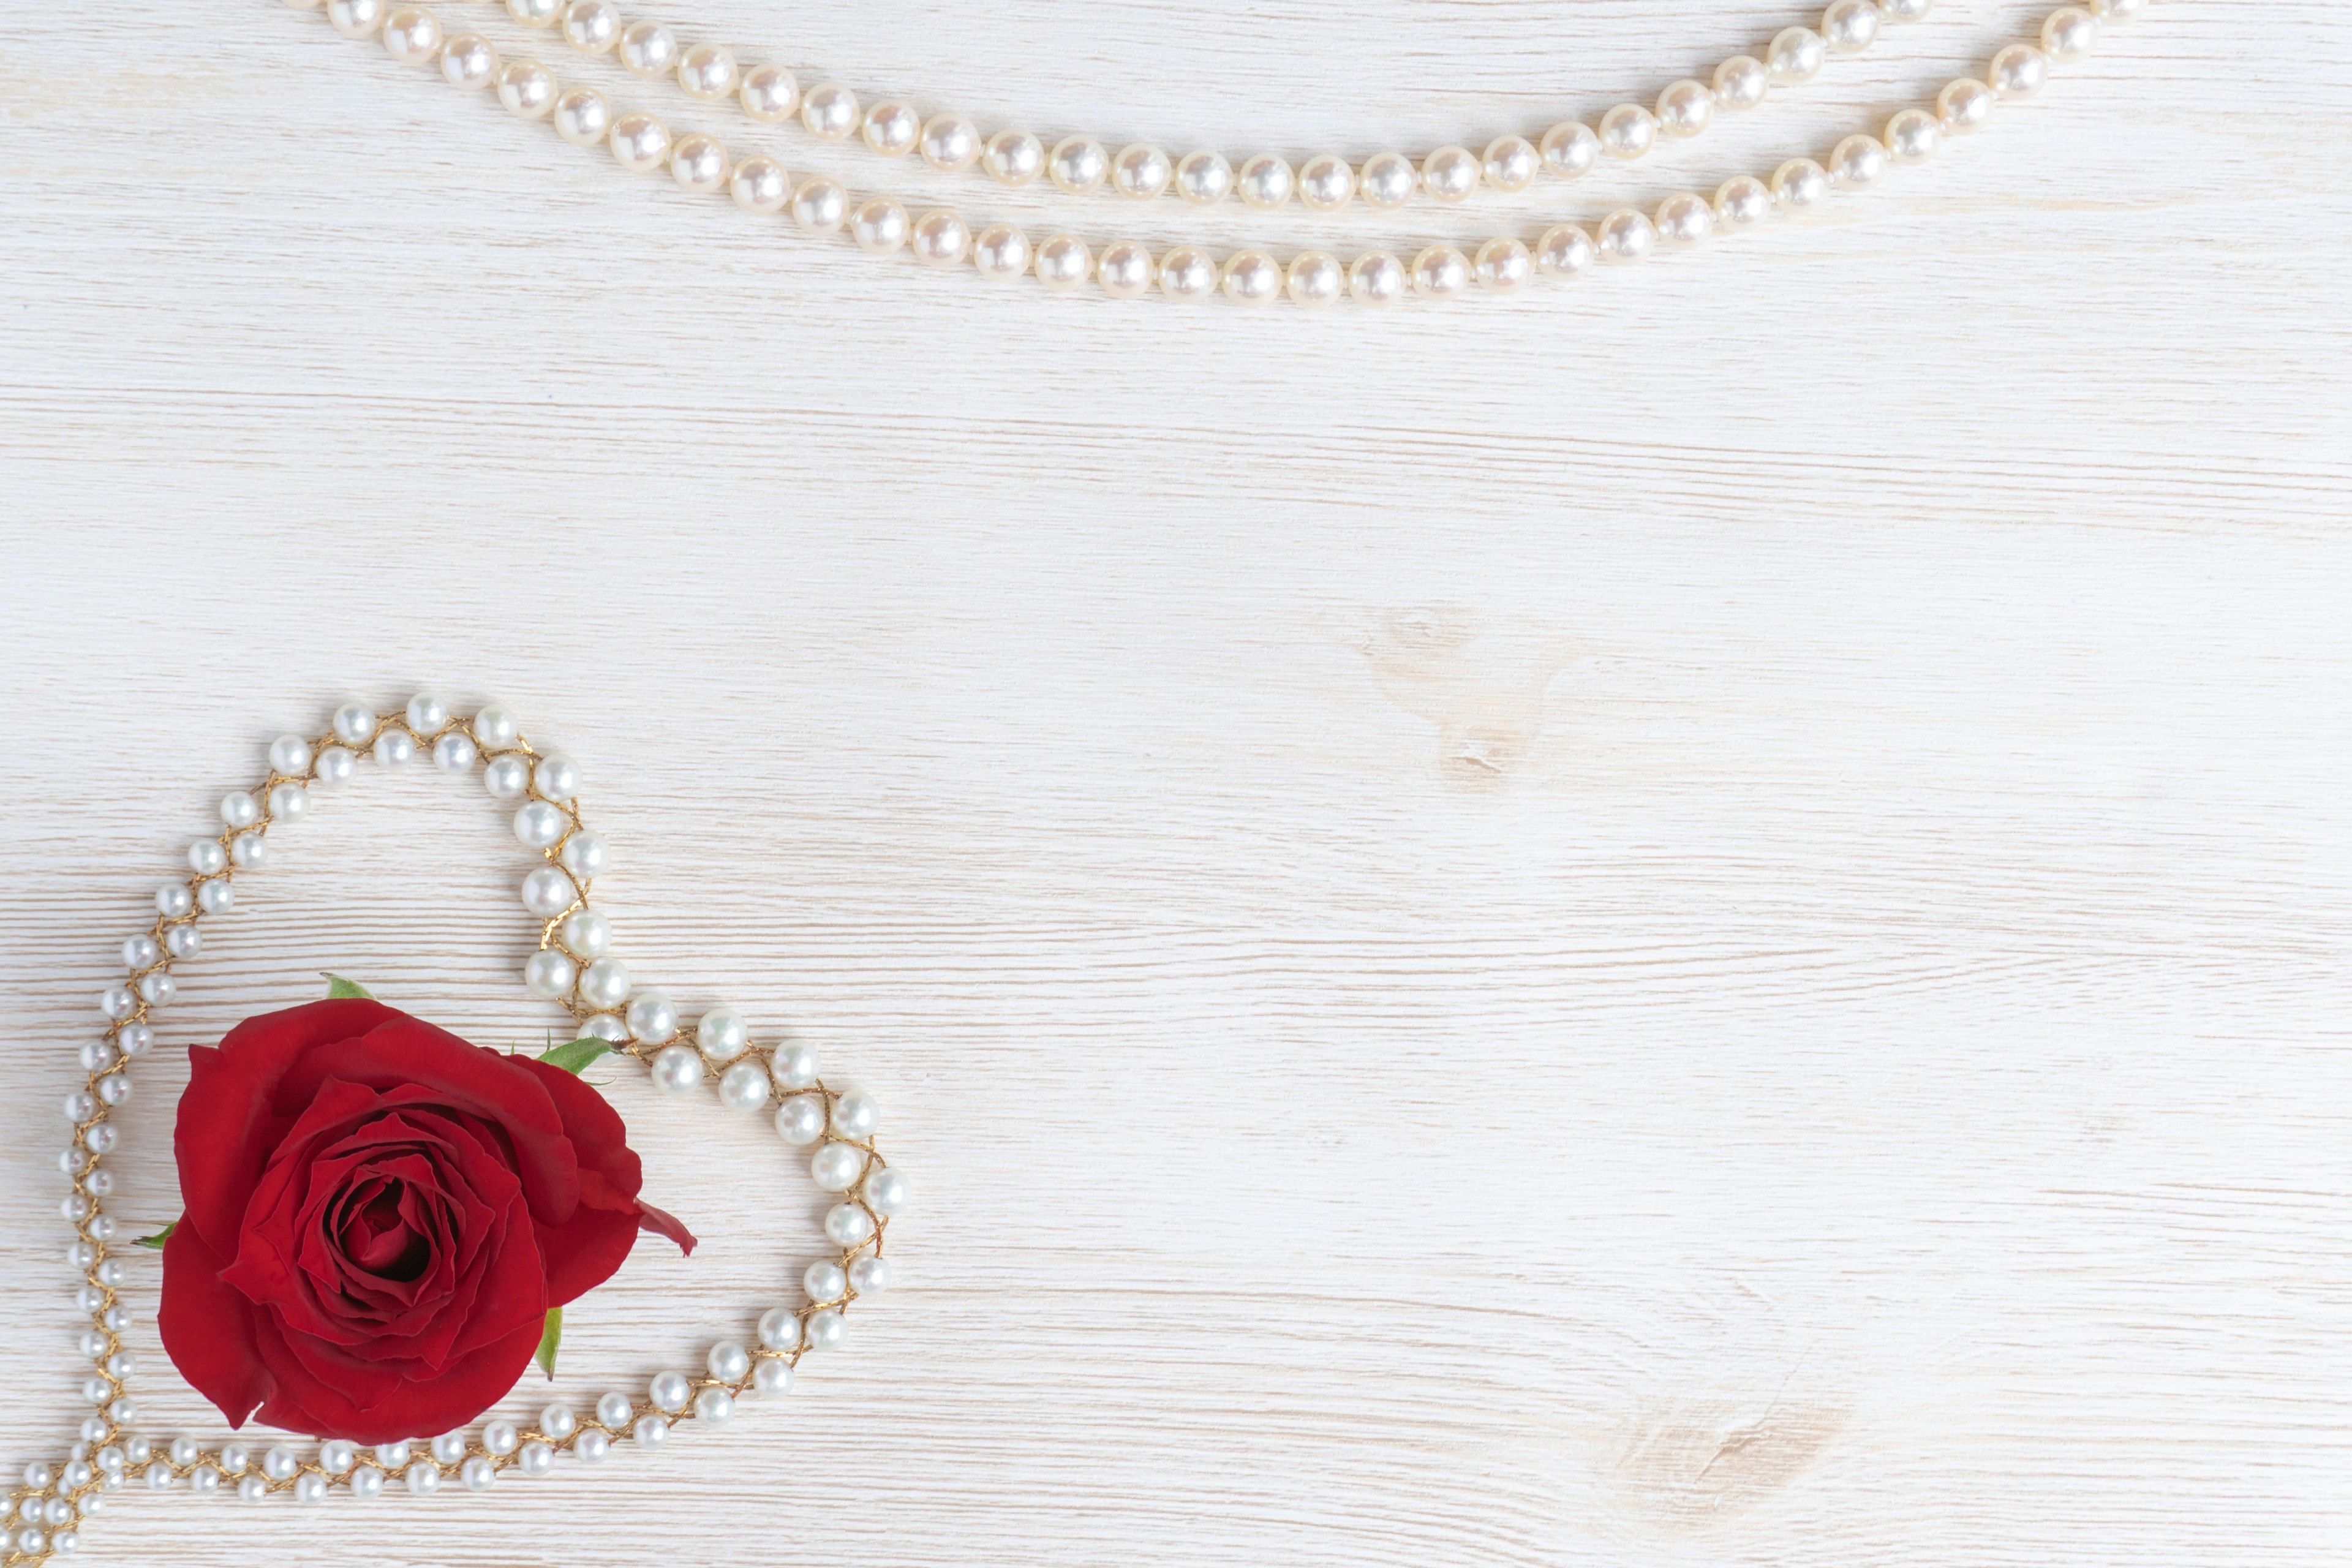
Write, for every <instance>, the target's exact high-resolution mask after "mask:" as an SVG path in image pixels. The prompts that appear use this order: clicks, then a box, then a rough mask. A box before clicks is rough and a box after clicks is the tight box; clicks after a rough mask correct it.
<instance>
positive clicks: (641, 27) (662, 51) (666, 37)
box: [614, 22, 677, 77]
mask: <svg viewBox="0 0 2352 1568" xmlns="http://www.w3.org/2000/svg"><path fill="white" fill-rule="evenodd" d="M614 53H616V54H617V55H619V57H620V60H621V65H622V67H623V68H625V69H626V70H627V71H628V73H629V74H630V75H632V76H646V77H653V76H667V75H669V73H670V72H672V71H674V70H676V69H677V34H676V33H673V32H671V31H670V30H669V29H668V28H667V27H666V26H662V25H661V24H660V23H659V22H632V23H630V24H629V25H628V26H625V27H624V28H622V29H621V39H620V44H619V47H617V48H616V49H615V50H614Z"/></svg>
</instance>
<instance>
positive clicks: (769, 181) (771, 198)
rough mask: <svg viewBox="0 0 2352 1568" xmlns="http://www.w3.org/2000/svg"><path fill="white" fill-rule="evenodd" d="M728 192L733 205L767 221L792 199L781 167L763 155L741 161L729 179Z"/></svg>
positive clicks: (789, 184) (788, 183) (790, 189)
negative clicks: (732, 198) (768, 217)
mask: <svg viewBox="0 0 2352 1568" xmlns="http://www.w3.org/2000/svg"><path fill="white" fill-rule="evenodd" d="M727 190H728V194H729V195H732V196H733V197H734V198H735V205H737V206H739V207H741V208H742V209H743V210H744V211H745V212H747V213H758V214H759V215H760V216H762V217H766V216H770V215H772V214H774V213H780V212H782V211H783V210H784V204H785V203H786V202H788V201H790V200H792V198H793V184H792V180H791V178H790V177H789V176H788V175H786V174H785V173H784V166H783V165H782V163H777V162H776V161H775V160H774V159H773V158H771V157H768V156H767V155H765V154H764V153H761V154H757V155H754V156H752V157H750V158H746V159H744V160H743V161H742V162H741V163H738V164H736V165H735V172H734V174H730V176H728V181H727Z"/></svg>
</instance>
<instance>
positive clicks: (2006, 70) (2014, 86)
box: [1985, 44, 2050, 98]
mask: <svg viewBox="0 0 2352 1568" xmlns="http://www.w3.org/2000/svg"><path fill="white" fill-rule="evenodd" d="M2049 79H2050V57H2049V56H2048V55H2045V54H2043V53H2042V51H2041V50H2040V49H2037V48H2035V47H2033V46H2032V45H2031V44H2011V45H2010V46H2009V47H2007V48H2005V49H2003V50H2001V51H2000V53H1999V54H1997V55H1995V56H1993V58H1992V68H1991V69H1990V70H1988V71H1986V72H1985V81H1986V82H1987V83H1988V84H1989V85H1990V87H1991V88H1992V89H1993V91H1995V92H1996V93H1999V94H2000V96H2001V97H2003V98H2032V96H2033V95H2034V94H2035V93H2037V92H2040V91H2041V90H2042V83H2043V82H2045V81H2047V80H2049Z"/></svg>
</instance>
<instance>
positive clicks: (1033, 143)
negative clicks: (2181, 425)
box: [980, 131, 1045, 185]
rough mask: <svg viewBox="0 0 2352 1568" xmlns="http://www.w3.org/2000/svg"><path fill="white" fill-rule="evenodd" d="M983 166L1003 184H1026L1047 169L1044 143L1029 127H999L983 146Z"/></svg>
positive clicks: (981, 155)
mask: <svg viewBox="0 0 2352 1568" xmlns="http://www.w3.org/2000/svg"><path fill="white" fill-rule="evenodd" d="M980 166H981V168H982V171H984V172H985V173H986V174H987V175H988V177H989V178H990V179H992V180H994V181H995V182H996V183H997V184H1000V185H1025V184H1028V183H1029V182H1030V181H1032V180H1034V179H1035V178H1036V177H1037V176H1038V175H1040V174H1044V173H1045V143H1044V142H1040V141H1038V140H1037V138H1035V137H1034V136H1032V135H1031V134H1029V132H1026V131H1000V132H997V133H996V134H995V135H993V136H992V137H990V138H989V139H988V144H987V145H986V146H985V147H983V148H982V149H981V153H980Z"/></svg>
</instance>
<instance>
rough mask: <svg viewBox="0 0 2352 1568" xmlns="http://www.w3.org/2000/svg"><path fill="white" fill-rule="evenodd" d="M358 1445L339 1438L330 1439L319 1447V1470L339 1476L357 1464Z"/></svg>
mask: <svg viewBox="0 0 2352 1568" xmlns="http://www.w3.org/2000/svg"><path fill="white" fill-rule="evenodd" d="M359 1457H360V1450H359V1445H358V1444H356V1443H352V1442H347V1441H345V1440H344V1439H343V1438H341V1437H331V1438H329V1439H328V1440H327V1441H326V1442H324V1443H321V1444H320V1445H319V1464H320V1468H324V1469H326V1470H327V1471H329V1472H330V1473H331V1474H334V1475H338V1476H340V1475H341V1474H342V1473H343V1472H344V1471H345V1470H348V1469H350V1468H352V1466H353V1465H355V1464H357V1463H358V1462H359Z"/></svg>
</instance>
